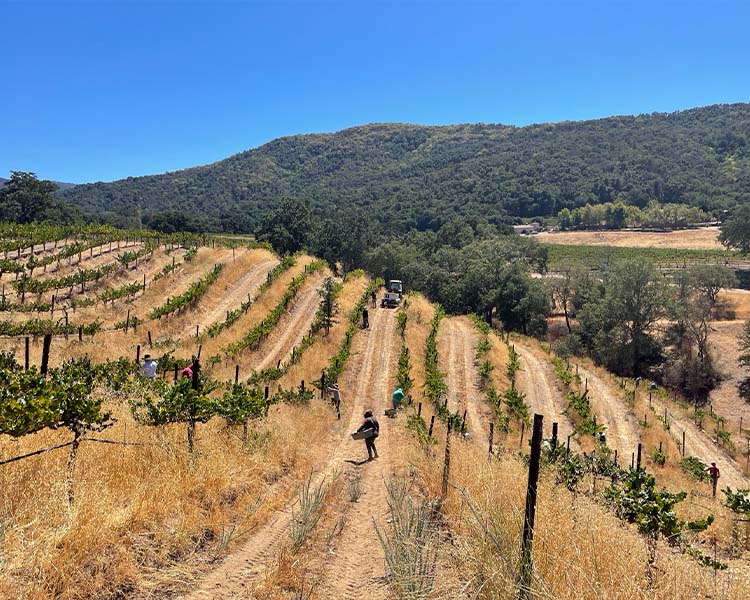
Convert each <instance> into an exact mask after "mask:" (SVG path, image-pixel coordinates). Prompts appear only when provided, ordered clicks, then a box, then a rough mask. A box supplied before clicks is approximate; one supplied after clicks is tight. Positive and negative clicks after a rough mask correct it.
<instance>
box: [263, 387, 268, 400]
mask: <svg viewBox="0 0 750 600" xmlns="http://www.w3.org/2000/svg"><path fill="white" fill-rule="evenodd" d="M263 399H264V400H268V386H266V387H265V388H263Z"/></svg>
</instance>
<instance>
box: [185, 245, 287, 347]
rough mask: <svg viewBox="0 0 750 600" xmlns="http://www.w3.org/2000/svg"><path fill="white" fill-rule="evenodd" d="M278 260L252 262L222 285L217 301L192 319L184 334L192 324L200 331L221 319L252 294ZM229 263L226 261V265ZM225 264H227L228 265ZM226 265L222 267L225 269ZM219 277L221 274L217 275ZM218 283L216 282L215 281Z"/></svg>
mask: <svg viewBox="0 0 750 600" xmlns="http://www.w3.org/2000/svg"><path fill="white" fill-rule="evenodd" d="M278 262H279V261H278V260H264V261H262V262H259V263H256V264H254V265H253V266H252V267H251V268H250V269H249V270H248V271H247V272H246V273H245V274H244V275H242V277H240V278H239V279H237V280H236V281H234V282H231V283H229V284H227V285H225V287H224V291H223V292H222V294H221V298H220V299H219V301H218V302H217V303H216V304H215V305H214V306H213V307H211V308H210V309H209V310H208V311H207V312H205V313H203V314H202V315H200V319H199V320H194V321H193V322H192V323H191V325H190V326H189V328H186V329H185V331H183V335H184V334H188V335H189V334H190V333H192V331H193V329H194V326H195V325H198V324H200V329H201V331H202V330H203V329H205V328H206V327H210V326H211V325H213V324H214V323H216V322H217V321H223V320H224V319H225V318H226V315H227V312H228V311H230V310H234V309H236V308H237V307H239V306H240V304H242V302H244V301H245V300H246V299H247V297H248V294H250V295H252V294H253V292H255V291H256V290H257V289H258V288H259V287H260V286H261V285H263V283H264V282H265V281H266V278H267V277H268V272H269V271H270V270H271V269H273V268H274V266H276V264H277V263H278ZM229 264H231V263H228V265H229ZM228 265H227V266H228ZM227 266H225V267H224V268H225V269H226V268H227ZM219 277H221V275H220V276H219ZM217 283H218V282H217Z"/></svg>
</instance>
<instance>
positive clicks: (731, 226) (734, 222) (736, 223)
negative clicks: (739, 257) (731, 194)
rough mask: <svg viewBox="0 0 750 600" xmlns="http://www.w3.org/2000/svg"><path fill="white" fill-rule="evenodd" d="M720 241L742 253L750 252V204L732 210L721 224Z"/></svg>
mask: <svg viewBox="0 0 750 600" xmlns="http://www.w3.org/2000/svg"><path fill="white" fill-rule="evenodd" d="M719 241H720V242H721V243H722V244H724V245H725V246H726V247H727V248H734V249H735V250H739V251H740V252H742V254H747V253H748V252H750V206H748V205H744V206H738V207H737V208H735V209H734V210H733V211H732V214H731V215H730V216H729V218H728V219H726V220H725V221H724V222H723V223H722V224H721V232H720V233H719Z"/></svg>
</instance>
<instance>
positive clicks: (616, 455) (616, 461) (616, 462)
mask: <svg viewBox="0 0 750 600" xmlns="http://www.w3.org/2000/svg"><path fill="white" fill-rule="evenodd" d="M614 462H615V465H617V448H615V461H614Z"/></svg>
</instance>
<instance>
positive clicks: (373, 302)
mask: <svg viewBox="0 0 750 600" xmlns="http://www.w3.org/2000/svg"><path fill="white" fill-rule="evenodd" d="M370 299H371V300H372V307H373V308H375V305H376V304H377V299H378V296H377V294H376V293H375V290H372V291H371V292H370Z"/></svg>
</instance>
